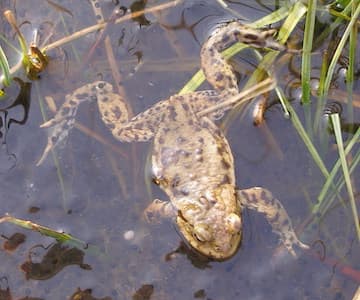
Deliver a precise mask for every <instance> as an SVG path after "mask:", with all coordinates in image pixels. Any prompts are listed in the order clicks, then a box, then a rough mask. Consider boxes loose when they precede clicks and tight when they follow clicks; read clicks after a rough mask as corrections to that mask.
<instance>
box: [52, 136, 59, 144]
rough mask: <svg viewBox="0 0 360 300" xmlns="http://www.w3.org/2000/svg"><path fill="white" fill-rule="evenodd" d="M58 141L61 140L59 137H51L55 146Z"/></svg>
mask: <svg viewBox="0 0 360 300" xmlns="http://www.w3.org/2000/svg"><path fill="white" fill-rule="evenodd" d="M58 139H59V137H58V136H53V137H51V142H52V143H54V144H55V143H56V142H57V140H58Z"/></svg>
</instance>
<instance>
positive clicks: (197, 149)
mask: <svg viewBox="0 0 360 300" xmlns="http://www.w3.org/2000/svg"><path fill="white" fill-rule="evenodd" d="M202 153H203V149H200V148H196V149H195V154H202Z"/></svg>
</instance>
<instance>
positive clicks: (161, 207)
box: [144, 199, 177, 223]
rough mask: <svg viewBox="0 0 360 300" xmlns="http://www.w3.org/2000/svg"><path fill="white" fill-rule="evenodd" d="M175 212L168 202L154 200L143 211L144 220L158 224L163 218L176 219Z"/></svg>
mask: <svg viewBox="0 0 360 300" xmlns="http://www.w3.org/2000/svg"><path fill="white" fill-rule="evenodd" d="M176 215H177V211H176V209H175V207H174V206H173V205H172V204H171V202H169V201H162V200H159V199H155V200H154V201H153V202H152V203H151V204H150V205H149V206H148V207H147V208H146V209H145V211H144V218H145V220H146V221H147V222H149V223H159V222H160V221H161V219H163V218H173V217H176Z"/></svg>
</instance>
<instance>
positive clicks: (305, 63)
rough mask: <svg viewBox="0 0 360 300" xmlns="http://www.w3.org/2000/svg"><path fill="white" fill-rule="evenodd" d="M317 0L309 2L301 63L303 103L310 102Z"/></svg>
mask: <svg viewBox="0 0 360 300" xmlns="http://www.w3.org/2000/svg"><path fill="white" fill-rule="evenodd" d="M316 6H317V2H316V0H309V1H308V9H307V15H306V21H305V32H304V41H303V51H302V63H301V88H302V100H301V101H302V103H309V102H310V90H311V88H310V77H311V51H312V41H313V38H314V28H315V16H316Z"/></svg>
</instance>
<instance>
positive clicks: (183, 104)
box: [181, 103, 189, 111]
mask: <svg viewBox="0 0 360 300" xmlns="http://www.w3.org/2000/svg"><path fill="white" fill-rule="evenodd" d="M181 106H182V108H183V109H184V110H185V111H188V110H189V105H187V104H186V103H182V104H181Z"/></svg>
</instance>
